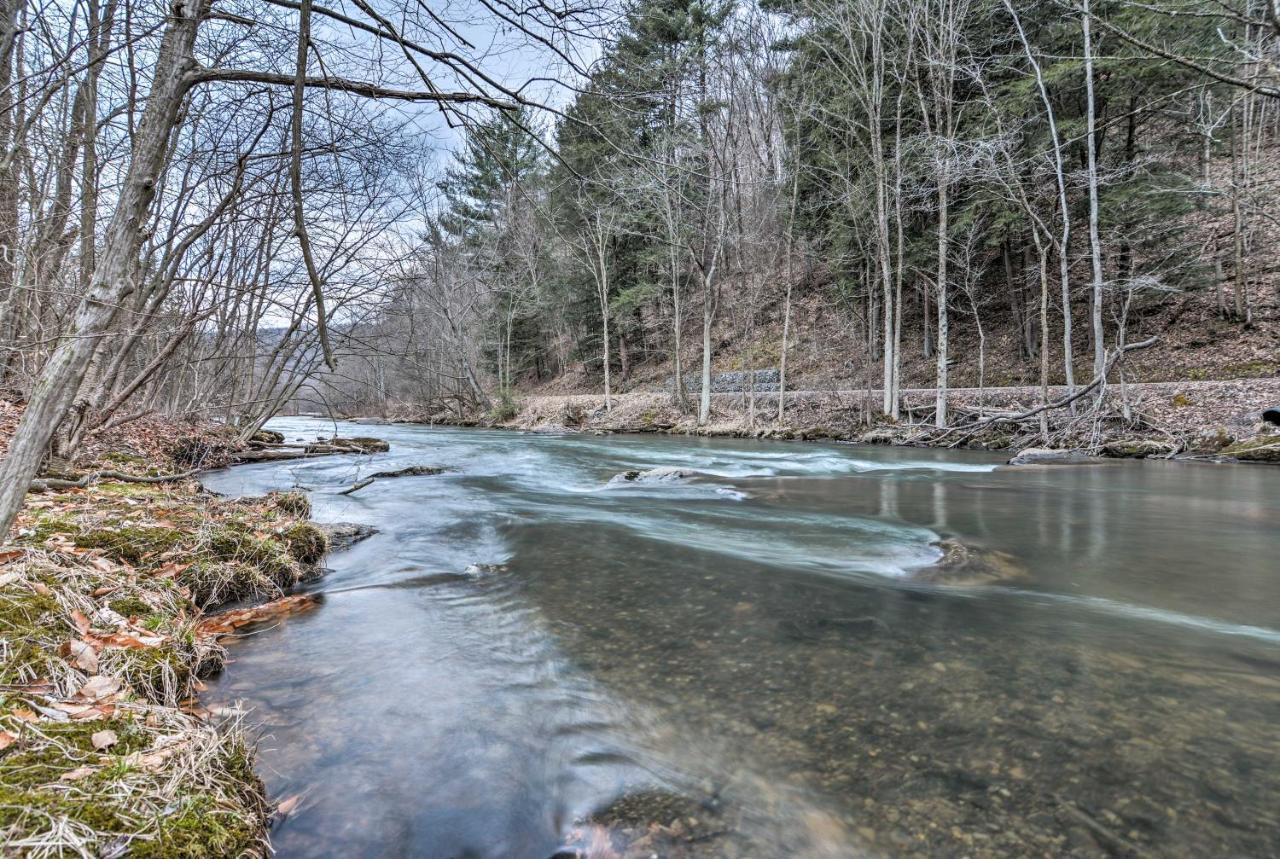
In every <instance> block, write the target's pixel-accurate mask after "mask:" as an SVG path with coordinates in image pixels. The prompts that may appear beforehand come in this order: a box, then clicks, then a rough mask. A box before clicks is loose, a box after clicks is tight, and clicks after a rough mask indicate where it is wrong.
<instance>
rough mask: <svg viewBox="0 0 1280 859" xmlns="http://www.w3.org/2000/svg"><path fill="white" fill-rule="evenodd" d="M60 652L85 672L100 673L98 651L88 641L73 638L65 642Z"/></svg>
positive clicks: (64, 657)
mask: <svg viewBox="0 0 1280 859" xmlns="http://www.w3.org/2000/svg"><path fill="white" fill-rule="evenodd" d="M59 654H60V655H61V656H62V658H63V659H65V660H67V661H68V662H70V663H71V664H72V665H74V666H75V667H76V668H79V669H80V670H81V671H83V672H84V673H85V674H97V673H98V651H97V650H95V649H94V647H93V645H92V644H90V643H89V642H87V641H83V640H81V639H78V638H73V639H71V640H70V641H67V642H63V644H62V647H60V648H59Z"/></svg>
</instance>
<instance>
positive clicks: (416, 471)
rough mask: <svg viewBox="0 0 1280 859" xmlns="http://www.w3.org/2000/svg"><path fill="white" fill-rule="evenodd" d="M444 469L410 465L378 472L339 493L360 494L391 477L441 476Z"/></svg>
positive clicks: (433, 466) (432, 466)
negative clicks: (369, 486)
mask: <svg viewBox="0 0 1280 859" xmlns="http://www.w3.org/2000/svg"><path fill="white" fill-rule="evenodd" d="M443 471H444V469H443V468H440V467H438V466H435V465H410V466H408V467H407V468H398V469H396V470H395V471H377V472H374V473H373V474H370V475H369V476H368V477H366V478H364V479H363V480H359V481H356V482H355V483H353V484H352V485H351V486H349V487H347V488H346V489H344V490H342V491H341V492H339V493H338V494H339V495H350V494H351V493H353V492H359V491H360V490H361V489H364V488H365V487H366V486H368V485H369V484H370V483H373V482H374V481H375V480H380V479H385V478H391V477H423V476H426V475H430V474H440V473H441V472H443Z"/></svg>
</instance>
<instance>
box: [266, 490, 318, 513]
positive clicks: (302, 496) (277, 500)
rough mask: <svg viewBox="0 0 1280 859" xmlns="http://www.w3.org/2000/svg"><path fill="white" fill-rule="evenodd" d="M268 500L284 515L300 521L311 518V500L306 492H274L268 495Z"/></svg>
mask: <svg viewBox="0 0 1280 859" xmlns="http://www.w3.org/2000/svg"><path fill="white" fill-rule="evenodd" d="M267 498H268V500H270V501H271V503H272V504H274V505H275V506H276V509H278V510H280V511H281V512H282V513H287V514H288V515H290V516H293V517H295V518H298V519H309V518H310V517H311V499H310V498H308V497H307V494H306V493H305V492H298V491H291V492H272V493H270V494H268V495H267Z"/></svg>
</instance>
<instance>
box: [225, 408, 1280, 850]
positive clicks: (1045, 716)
mask: <svg viewBox="0 0 1280 859" xmlns="http://www.w3.org/2000/svg"><path fill="white" fill-rule="evenodd" d="M270 427H271V428H273V429H276V430H278V431H280V432H283V433H284V434H285V435H286V437H288V438H289V439H297V438H303V439H307V440H311V439H315V438H316V437H318V436H328V435H333V434H334V433H335V430H336V432H337V434H339V435H343V436H350V435H376V436H379V437H382V438H385V439H387V440H388V441H389V442H390V443H391V451H390V452H389V453H385V454H377V455H374V456H371V457H368V456H364V457H362V456H337V457H322V458H316V459H307V460H296V461H288V462H278V463H264V464H258V465H250V466H240V467H236V468H234V469H229V470H226V471H223V472H217V473H213V474H210V475H207V476H206V479H205V483H206V485H207V486H208V487H209V488H210V489H212V490H214V491H217V492H221V493H227V494H232V495H257V494H263V493H265V492H267V491H270V490H273V489H289V488H295V487H300V488H303V489H305V490H307V491H308V492H309V494H310V497H311V499H312V502H313V506H314V510H315V514H314V515H315V517H316V518H317V519H318V520H320V521H327V522H340V521H341V522H357V523H363V524H368V525H372V526H374V527H376V528H377V529H378V531H379V533H378V534H376V535H375V536H373V537H371V538H369V539H367V540H365V541H363V542H361V543H359V544H357V545H356V546H355V547H354V548H351V549H349V550H346V551H342V552H337V553H334V554H333V555H331V556H330V557H329V559H328V560H327V562H326V563H327V565H328V567H329V568H330V569H329V572H328V573H327V575H326V576H324V578H322V579H320V580H319V581H317V582H315V583H313V584H311V585H308V586H307V588H308V589H310V590H313V591H317V592H321V593H323V594H324V599H323V603H322V605H321V606H320V607H319V608H318V609H317V610H314V611H311V612H309V613H305V614H302V615H298V616H295V617H291V618H289V619H287V620H285V621H282V622H280V623H277V624H274V625H271V626H267V627H265V628H261V629H259V630H257V631H255V632H254V633H252V634H250V635H248V636H246V637H245V638H244V639H243V640H241V641H238V642H235V643H233V644H232V645H231V646H230V650H231V657H232V664H231V665H230V666H229V667H228V669H227V671H226V672H225V673H224V674H223V675H222V676H221V677H220V678H218V679H217V680H216V681H215V682H213V683H211V684H210V688H209V690H208V691H207V692H206V693H205V696H204V697H205V700H206V702H207V703H210V704H214V705H221V706H226V705H233V704H234V705H236V706H239V707H241V708H243V709H245V710H247V711H248V712H249V714H250V715H249V718H250V720H251V722H253V723H255V724H257V725H258V726H260V728H259V730H260V740H259V746H260V771H261V773H262V775H263V778H264V780H265V781H266V783H267V787H268V789H269V791H270V792H271V794H272V796H273V797H275V798H277V799H278V798H283V797H288V796H293V795H299V796H300V797H301V799H300V802H299V803H298V807H297V808H296V810H295V811H294V813H293V814H292V815H291V816H290V817H289V818H288V819H287V820H285V821H284V822H283V823H282V824H281V825H279V826H278V827H277V828H276V830H275V831H274V833H273V843H274V845H275V847H276V849H277V851H278V855H280V856H282V857H338V856H342V857H347V856H366V857H372V856H387V857H391V856H415V857H418V856H421V857H458V859H461V857H530V859H547V857H551V856H553V855H557V851H562V852H561V853H560V854H559V855H563V856H569V855H573V854H572V853H571V852H567V851H569V850H571V849H578V850H580V855H582V856H588V855H591V856H596V857H601V859H603V857H606V856H624V855H625V856H628V857H630V856H667V857H704V856H705V857H748V856H750V857H783V856H786V857H793V856H812V857H857V856H889V857H898V856H903V857H905V856H939V857H941V856H947V857H950V856H974V857H978V856H1010V857H1021V856H1032V855H1035V856H1177V857H1182V856H1186V857H1203V856H1274V855H1280V469H1274V468H1267V467H1247V466H1224V465H1209V464H1188V463H1168V462H1145V461H1144V462H1112V463H1103V464H1099V465H1087V466H1070V467H1058V468H1054V467H1024V468H1006V467H1001V466H1000V463H1001V461H1002V459H1001V458H1000V457H998V456H996V455H990V454H983V453H972V452H957V451H945V452H944V451H932V450H917V449H903V448H867V447H858V446H848V445H835V444H832V445H820V444H797V443H783V442H751V441H736V440H734V441H730V440H719V439H711V440H708V439H686V438H676V437H663V436H592V435H553V434H536V433H515V432H504V431H490V430H464V429H437V428H427V427H418V426H411V425H389V426H363V425H355V424H343V423H337V424H334V423H333V422H328V421H321V420H317V419H306V418H288V419H277V420H275V421H273V422H272V423H271V424H270ZM408 465H433V466H441V467H443V468H445V469H446V471H445V472H444V473H443V474H439V475H431V476H420V477H404V478H399V479H394V480H378V481H376V482H374V483H373V484H372V485H369V486H367V487H365V488H363V489H361V490H359V491H357V492H354V493H352V494H350V495H341V494H339V492H341V491H342V490H344V489H346V488H348V487H350V486H351V485H352V484H354V483H355V482H356V481H358V480H359V479H361V478H362V477H363V476H365V475H368V474H369V473H371V472H374V471H379V470H387V469H393V468H399V467H403V466H408ZM655 467H679V468H684V469H691V470H694V471H697V472H698V473H699V476H698V477H696V478H693V479H690V480H685V481H674V482H658V483H645V482H637V483H633V482H625V481H624V482H614V483H613V484H610V479H611V478H613V477H614V476H615V475H617V474H619V473H621V472H624V471H627V470H644V469H651V468H655ZM943 538H950V539H958V540H961V541H963V542H965V543H966V544H969V545H972V546H978V547H982V548H984V549H991V550H997V551H1000V552H1004V553H1007V554H1008V555H1010V556H1012V558H1014V559H1016V561H1017V563H1018V564H1019V565H1020V566H1021V567H1022V568H1024V569H1025V571H1026V576H1025V577H1024V579H1023V580H1020V581H1017V582H1014V583H1010V584H1007V585H994V586H982V587H949V586H937V585H926V584H922V583H920V582H919V581H917V580H916V579H915V578H914V573H915V572H917V571H919V570H921V569H923V568H925V567H928V566H929V565H931V564H933V563H935V562H936V561H937V560H938V558H939V556H940V554H941V553H940V550H939V548H938V546H937V545H936V544H937V543H938V541H939V540H941V539H943Z"/></svg>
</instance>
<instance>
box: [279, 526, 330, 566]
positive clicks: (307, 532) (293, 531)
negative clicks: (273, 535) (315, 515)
mask: <svg viewBox="0 0 1280 859" xmlns="http://www.w3.org/2000/svg"><path fill="white" fill-rule="evenodd" d="M280 536H281V537H283V538H284V541H285V543H286V544H287V545H288V547H289V554H290V555H292V556H293V558H294V560H296V561H297V562H298V563H300V564H306V565H308V566H310V565H313V564H318V563H319V562H320V559H321V558H323V557H324V556H325V554H326V553H327V552H328V551H329V535H328V534H326V533H325V532H324V531H323V530H321V529H320V528H318V527H316V526H315V525H312V524H311V523H310V522H299V523H298V524H296V525H294V526H292V527H290V528H289V529H288V530H287V531H285V532H284V533H283V534H281V535H280Z"/></svg>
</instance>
